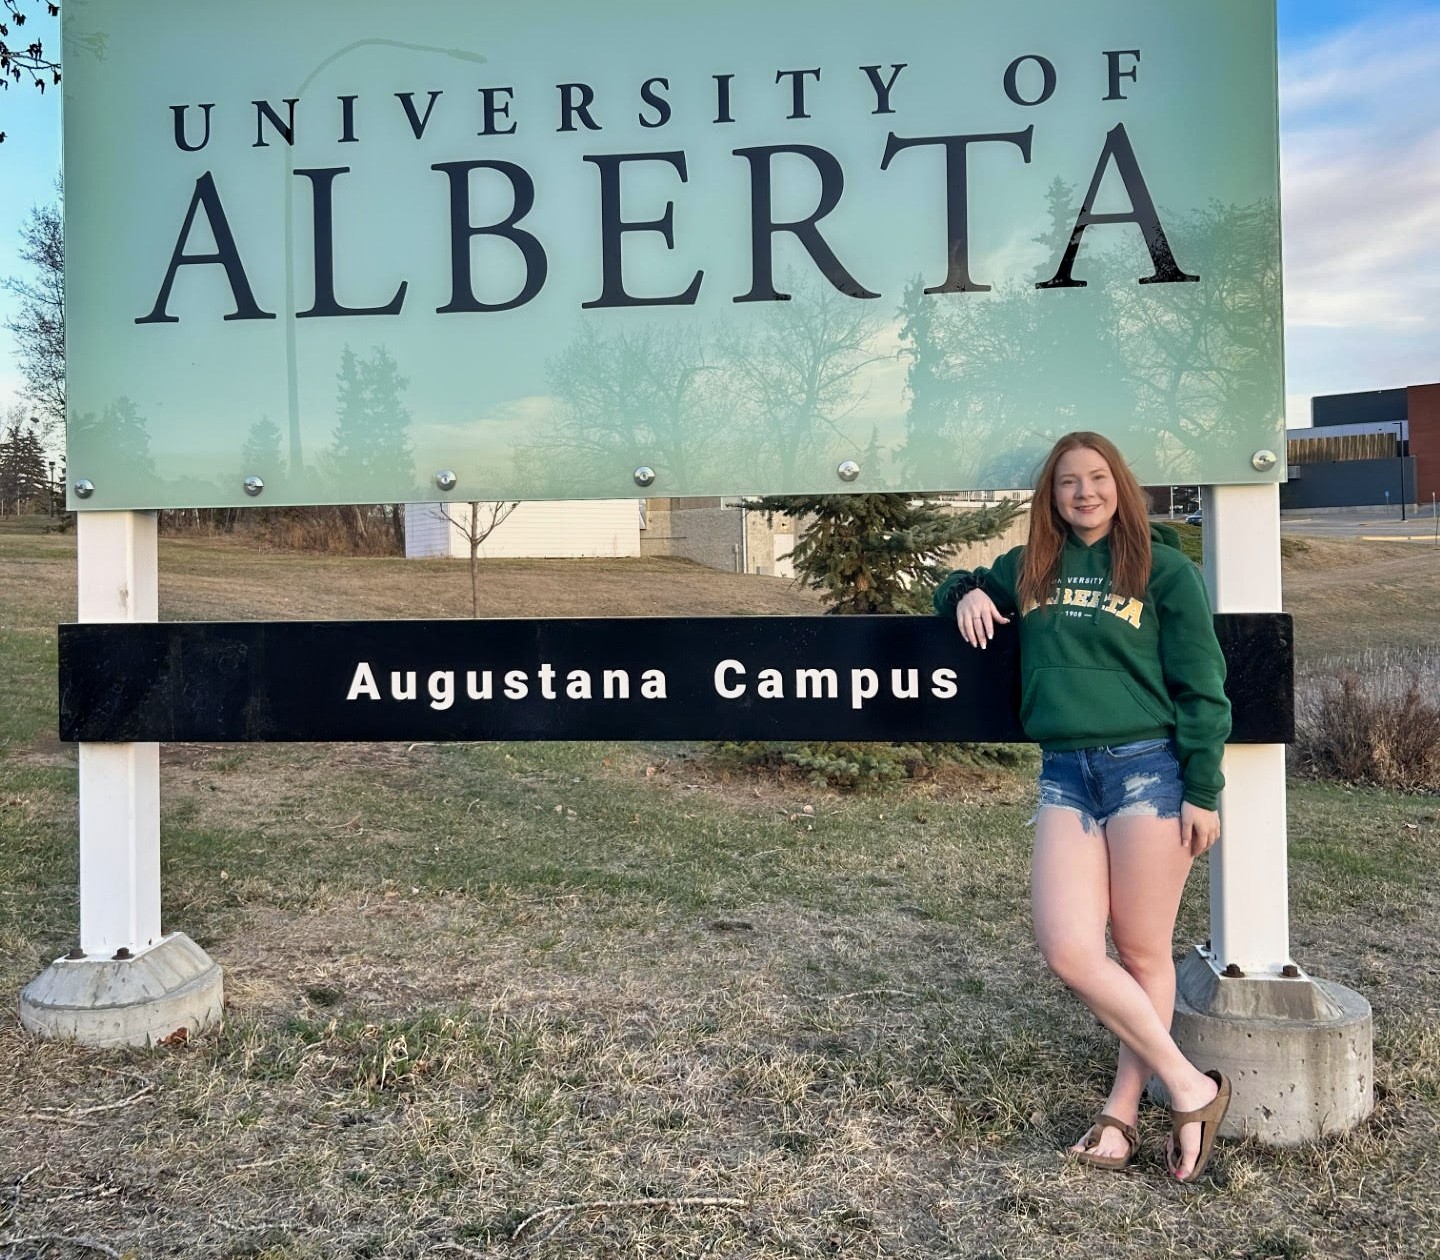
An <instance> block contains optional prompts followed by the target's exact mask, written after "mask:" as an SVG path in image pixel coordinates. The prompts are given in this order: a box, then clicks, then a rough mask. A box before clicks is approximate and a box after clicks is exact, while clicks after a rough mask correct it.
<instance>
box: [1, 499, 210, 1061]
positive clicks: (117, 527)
mask: <svg viewBox="0 0 1440 1260" xmlns="http://www.w3.org/2000/svg"><path fill="white" fill-rule="evenodd" d="M76 533H77V543H76V551H77V559H78V567H79V587H80V590H79V615H80V620H81V621H109V622H139V621H155V620H156V619H157V616H158V593H159V592H158V588H159V581H158V577H159V572H158V565H157V560H156V538H155V535H156V520H155V513H153V512H88V513H86V512H82V513H80V514H79V516H78V518H77V524H76ZM79 761H80V945H79V948H78V949H75V950H72V951H71V952H70V953H69V954H68V955H67V956H66V957H64V958H60V959H57V960H56V961H55V962H54V963H52V964H51V965H50V966H49V967H47V968H46V969H45V971H44V972H42V973H41V975H40V976H38V977H37V978H36V979H35V980H33V981H32V982H31V983H30V984H29V985H27V986H26V988H25V991H24V992H23V993H22V994H21V996H20V1018H21V1021H22V1022H23V1023H24V1025H25V1027H27V1028H29V1029H30V1030H31V1031H32V1032H37V1033H40V1034H41V1035H43V1036H49V1037H64V1038H71V1039H74V1040H76V1041H80V1042H84V1043H86V1044H87V1045H100V1046H109V1045H149V1044H153V1043H154V1042H156V1041H159V1040H160V1039H161V1038H162V1037H167V1036H170V1035H171V1034H172V1033H174V1032H176V1030H178V1029H182V1028H183V1029H185V1030H186V1032H187V1034H188V1033H193V1032H199V1031H201V1030H203V1029H204V1028H207V1027H209V1026H210V1025H212V1024H213V1023H215V1022H216V1021H217V1020H218V1019H219V1018H220V1012H221V1003H222V994H221V975H220V968H219V967H218V966H216V965H215V963H214V962H212V961H211V960H210V958H209V957H208V956H207V955H206V953H205V951H204V950H202V949H201V948H200V947H199V946H198V945H196V944H195V942H194V941H192V940H190V938H189V937H187V936H185V935H184V934H183V933H179V932H177V933H173V934H171V935H169V936H162V934H161V927H160V745H159V744H81V745H79Z"/></svg>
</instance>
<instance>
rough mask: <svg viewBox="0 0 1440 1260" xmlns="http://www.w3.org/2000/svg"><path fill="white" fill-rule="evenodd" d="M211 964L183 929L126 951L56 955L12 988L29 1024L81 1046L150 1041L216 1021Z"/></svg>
mask: <svg viewBox="0 0 1440 1260" xmlns="http://www.w3.org/2000/svg"><path fill="white" fill-rule="evenodd" d="M223 1009H224V990H223V984H222V979H221V972H220V968H219V966H218V965H217V964H216V963H215V962H213V961H212V960H211V958H210V956H209V955H208V954H207V953H206V952H205V951H204V950H203V949H201V948H200V946H198V945H197V944H195V942H194V941H192V940H191V939H190V938H189V937H188V936H186V935H185V934H184V933H183V932H175V933H172V934H171V935H169V936H166V937H164V938H163V939H162V940H160V941H159V942H157V943H156V944H155V945H152V946H151V947H150V948H149V949H145V950H141V951H140V952H139V953H137V954H135V955H133V956H132V957H129V958H105V959H100V958H57V959H56V960H55V961H54V962H53V963H51V964H50V966H48V967H46V968H45V970H44V971H42V972H41V973H40V974H39V975H38V976H37V977H36V978H35V979H34V980H32V981H31V982H30V983H29V984H27V985H26V986H25V988H24V990H23V991H22V992H21V994H20V1022H21V1023H22V1024H24V1025H25V1027H26V1028H28V1029H29V1030H30V1031H31V1032H33V1033H36V1034H37V1035H39V1036H41V1037H48V1038H51V1039H54V1040H63V1041H76V1042H79V1043H80V1044H82V1045H87V1046H151V1045H154V1044H155V1043H156V1042H158V1041H161V1040H162V1039H164V1038H166V1037H170V1036H172V1035H174V1034H175V1033H176V1032H178V1031H179V1030H180V1029H184V1030H185V1032H186V1034H187V1035H190V1036H193V1035H195V1034H197V1033H201V1032H204V1031H205V1030H206V1029H207V1028H210V1027H213V1026H214V1025H215V1024H217V1023H219V1022H220V1017H221V1014H222V1012H223Z"/></svg>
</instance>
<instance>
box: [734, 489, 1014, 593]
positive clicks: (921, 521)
mask: <svg viewBox="0 0 1440 1260" xmlns="http://www.w3.org/2000/svg"><path fill="white" fill-rule="evenodd" d="M760 506H761V508H762V510H764V511H766V512H768V513H770V514H772V515H773V514H775V513H777V512H785V513H787V514H789V515H791V516H794V517H796V518H797V519H799V520H805V519H809V521H810V524H809V526H808V528H807V529H806V530H805V533H804V536H803V537H802V538H801V539H800V541H799V542H798V543H796V545H795V550H794V551H793V552H792V553H791V561H792V562H793V564H794V565H795V572H796V575H797V576H798V577H799V578H800V579H801V580H803V581H804V583H805V584H806V585H807V586H809V587H810V588H811V589H812V590H816V591H819V592H820V593H821V598H822V599H823V600H824V601H825V603H826V604H828V605H829V608H827V610H826V611H827V612H832V613H918V612H927V611H929V608H930V597H931V593H932V592H933V591H934V589H935V587H936V585H937V584H938V583H939V581H940V579H941V578H942V577H943V576H944V575H945V571H946V566H945V563H944V562H945V558H946V557H947V556H948V555H949V554H950V553H951V552H952V551H954V550H955V549H956V548H957V547H961V546H964V545H965V544H966V543H973V542H983V541H984V540H985V539H987V538H993V537H994V536H995V535H996V534H999V533H1002V532H1003V531H1004V530H1005V528H1006V527H1007V526H1008V525H1009V524H1010V522H1011V521H1013V520H1014V519H1015V517H1016V516H1018V515H1019V512H1020V506H1021V505H1020V503H1019V502H1018V501H1017V500H1014V499H1002V500H1000V501H999V502H997V503H991V504H987V505H986V506H985V507H982V508H977V509H976V510H974V511H968V512H946V511H944V510H943V509H942V508H941V507H940V506H939V505H937V504H935V503H931V502H928V501H926V500H924V499H915V498H912V497H911V496H910V495H906V494H822V495H777V496H771V497H768V498H765V499H762V500H761V504H760Z"/></svg>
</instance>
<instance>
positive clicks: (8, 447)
mask: <svg viewBox="0 0 1440 1260" xmlns="http://www.w3.org/2000/svg"><path fill="white" fill-rule="evenodd" d="M46 493H47V480H46V475H45V447H44V444H43V443H42V442H41V441H40V434H39V432H38V431H37V430H36V427H35V425H34V423H33V422H32V423H31V424H22V423H21V422H20V421H18V420H14V419H12V420H11V422H10V426H9V428H8V429H7V430H6V431H5V432H4V435H3V437H0V514H3V513H5V512H7V511H8V512H9V513H11V514H12V515H15V516H19V515H20V512H21V509H22V508H27V507H28V508H31V509H34V510H40V511H43V510H44V509H45V506H46V500H45V496H46Z"/></svg>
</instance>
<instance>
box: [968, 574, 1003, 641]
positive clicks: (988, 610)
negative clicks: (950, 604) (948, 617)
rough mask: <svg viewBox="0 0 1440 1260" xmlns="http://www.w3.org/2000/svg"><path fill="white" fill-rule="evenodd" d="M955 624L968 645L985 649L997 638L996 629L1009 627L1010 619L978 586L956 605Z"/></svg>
mask: <svg viewBox="0 0 1440 1260" xmlns="http://www.w3.org/2000/svg"><path fill="white" fill-rule="evenodd" d="M955 624H956V625H957V626H959V627H960V637H961V638H962V639H964V640H965V642H966V643H968V644H969V645H970V646H971V647H978V648H983V647H985V646H986V645H987V644H988V643H989V642H990V640H991V639H993V638H994V637H995V627H996V626H997V625H1001V626H1008V625H1009V624H1010V618H1009V617H1004V616H1002V615H1001V613H1000V610H999V609H998V608H997V607H996V606H995V601H994V600H993V599H991V598H990V596H988V595H987V594H986V593H985V592H984V591H982V590H981V589H980V588H979V587H978V586H977V587H976V588H975V589H974V590H973V591H970V592H969V593H968V594H966V595H965V597H964V598H963V599H962V600H961V601H960V602H959V603H958V604H956V605H955Z"/></svg>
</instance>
